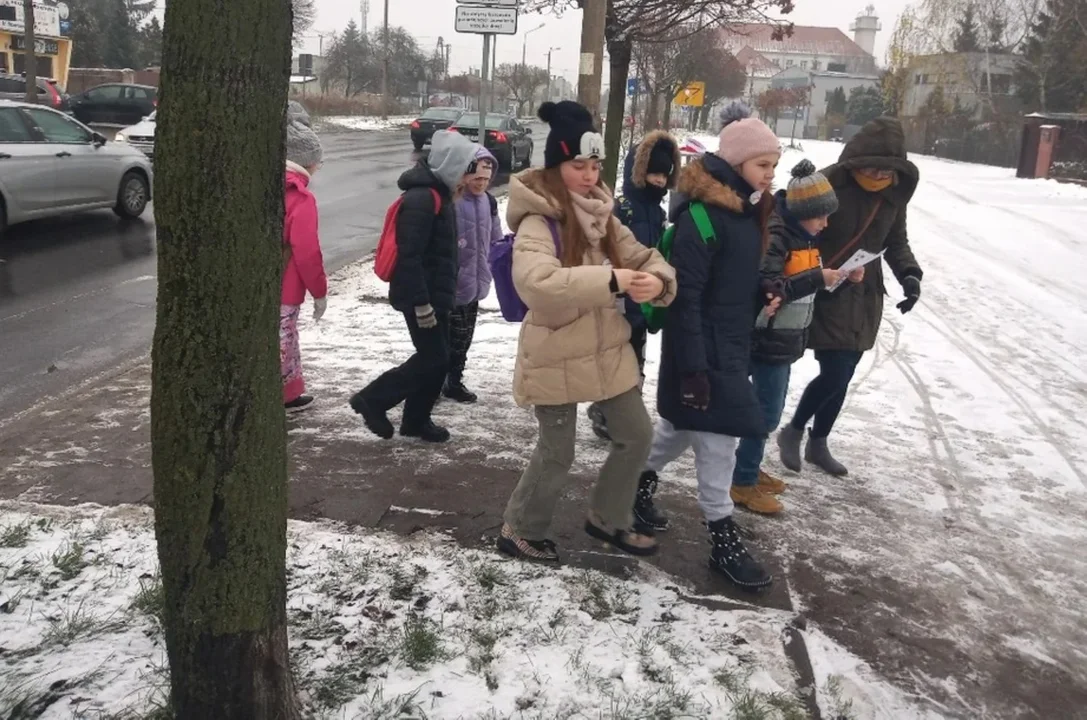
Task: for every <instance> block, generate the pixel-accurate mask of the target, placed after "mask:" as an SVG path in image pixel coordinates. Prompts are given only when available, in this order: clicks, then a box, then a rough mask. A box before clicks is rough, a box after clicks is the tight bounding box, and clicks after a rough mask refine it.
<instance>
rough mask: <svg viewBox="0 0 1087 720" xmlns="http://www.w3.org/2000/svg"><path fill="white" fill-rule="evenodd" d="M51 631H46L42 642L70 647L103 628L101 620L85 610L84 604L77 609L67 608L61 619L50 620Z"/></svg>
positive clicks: (80, 604)
mask: <svg viewBox="0 0 1087 720" xmlns="http://www.w3.org/2000/svg"><path fill="white" fill-rule="evenodd" d="M48 620H49V629H48V630H46V631H45V637H44V638H43V640H42V642H43V643H44V644H46V645H51V644H54V643H55V644H58V645H70V644H71V643H72V642H74V641H75V640H78V639H79V638H81V637H85V636H87V635H89V634H91V632H93V631H94V630H96V629H99V628H101V627H102V626H103V623H102V621H101V620H99V619H98V618H96V617H95V616H94V615H92V614H91V613H89V612H87V611H86V610H84V609H83V603H79V605H77V606H76V607H75V608H66V609H65V610H64V611H63V612H61V615H60V617H59V618H55V619H54V618H49V619H48Z"/></svg>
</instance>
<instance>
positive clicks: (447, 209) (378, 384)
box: [351, 131, 478, 442]
mask: <svg viewBox="0 0 1087 720" xmlns="http://www.w3.org/2000/svg"><path fill="white" fill-rule="evenodd" d="M477 147H478V146H477V145H475V144H474V143H472V142H471V141H470V140H468V138H466V137H464V136H463V135H461V134H460V133H457V132H451V131H439V132H437V133H435V134H434V139H433V141H432V143H431V150H430V155H429V157H427V158H424V159H422V160H420V161H419V162H418V163H417V164H416V165H415V167H413V168H412V169H410V170H408V171H407V172H405V173H404V174H403V175H401V176H400V180H399V181H398V185H399V187H400V189H401V190H403V191H404V196H403V205H401V207H400V211H399V214H398V216H397V219H396V243H397V258H396V266H395V268H394V270H393V275H392V279H391V281H390V283H389V302H390V303H391V304H392V306H393V307H394V308H396V309H397V310H399V311H400V312H402V313H403V314H404V321H405V322H406V323H407V326H408V333H410V335H411V341H412V344H413V345H414V346H415V354H414V355H412V356H411V357H410V358H408V360H407V362H405V363H404V364H403V365H400V366H399V367H395V368H393V369H392V370H388V371H387V372H385V373H384V374H383V375H381V376H380V377H378V378H377V379H376V380H374V381H373V382H371V383H370V384H369V385H367V386H366V387H365V388H363V389H362V390H360V391H359V392H357V393H356V394H355V395H354V397H352V398H351V408H352V409H353V410H354V411H355V412H356V413H358V414H359V415H361V416H362V419H363V421H364V422H365V423H366V427H367V428H369V429H370V431H371V432H373V433H374V434H375V435H377V436H378V437H381V438H384V439H389V438H391V437H392V436H393V425H392V423H391V422H390V421H389V417H388V412H389V410H391V409H393V408H394V407H396V406H397V405H399V404H400V403H404V415H403V418H402V419H401V421H400V434H401V435H403V436H404V437H412V438H420V439H422V440H425V441H427V442H445V441H447V440H449V431H448V430H446V429H445V428H443V427H439V426H438V425H435V424H434V421H433V420H432V419H431V412H432V411H433V410H434V404H435V403H436V402H437V401H438V397H439V395H441V392H442V384H443V383H444V382H445V377H446V375H447V374H448V373H449V314H450V312H452V310H453V307H454V306H455V304H456V303H455V300H456V292H457V223H456V219H455V217H454V210H453V194H454V192H456V190H457V188H458V187H459V186H460V184H461V183H462V182H463V181H464V175H465V173H467V172H468V171H469V167H470V166H473V165H474V164H475V154H476V149H477ZM435 193H437V196H435ZM437 206H440V207H437Z"/></svg>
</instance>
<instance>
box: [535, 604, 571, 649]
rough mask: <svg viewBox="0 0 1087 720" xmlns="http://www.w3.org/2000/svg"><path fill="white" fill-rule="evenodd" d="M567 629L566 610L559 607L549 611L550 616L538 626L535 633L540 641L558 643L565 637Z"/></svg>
mask: <svg viewBox="0 0 1087 720" xmlns="http://www.w3.org/2000/svg"><path fill="white" fill-rule="evenodd" d="M568 630H569V628H567V627H566V610H565V609H564V608H561V607H560V608H556V609H555V612H553V613H551V617H549V618H548V619H547V622H546V623H544V624H542V625H540V626H539V631H538V632H537V633H536V634H537V636H538V637H539V639H540V642H542V643H545V644H547V643H553V644H556V645H558V644H561V643H562V641H563V640H565V639H566V633H567V631H568Z"/></svg>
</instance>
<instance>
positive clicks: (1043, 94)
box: [1015, 0, 1087, 112]
mask: <svg viewBox="0 0 1087 720" xmlns="http://www.w3.org/2000/svg"><path fill="white" fill-rule="evenodd" d="M1083 2H1084V0H1048V1H1047V2H1046V6H1045V10H1043V11H1042V12H1040V13H1038V16H1037V18H1036V19H1035V21H1034V23H1033V24H1032V25H1031V29H1030V33H1029V34H1028V35H1027V38H1026V40H1025V41H1024V43H1023V52H1022V62H1021V63H1020V65H1019V68H1018V70H1017V71H1016V73H1015V87H1016V92H1017V94H1018V95H1019V99H1020V100H1022V102H1023V104H1024V105H1025V106H1026V108H1025V109H1026V110H1027V111H1028V112H1031V111H1051V112H1081V111H1084V110H1087V32H1085V31H1084V24H1083V23H1081V22H1079V19H1080V18H1082V17H1083V16H1084V13H1083V9H1082V8H1083Z"/></svg>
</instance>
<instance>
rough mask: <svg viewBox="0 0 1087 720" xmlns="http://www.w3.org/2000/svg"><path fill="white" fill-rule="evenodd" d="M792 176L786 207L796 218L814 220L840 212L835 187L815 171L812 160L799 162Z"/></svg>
mask: <svg viewBox="0 0 1087 720" xmlns="http://www.w3.org/2000/svg"><path fill="white" fill-rule="evenodd" d="M792 176H793V177H792V179H791V180H790V181H789V187H788V188H787V189H786V190H785V205H786V206H787V208H788V210H789V214H790V215H792V216H793V217H794V218H796V219H797V220H812V219H814V218H819V217H826V216H828V215H833V214H834V213H835V212H836V211H837V210H838V195H837V194H836V193H835V192H834V187H833V186H832V185H831V184H830V181H829V180H827V177H826V175H824V174H823V173H821V172H818V171H817V170H816V169H815V165H813V164H812V162H811V160H801V161H800V162H798V163H797V164H796V166H795V167H794V168H793V170H792Z"/></svg>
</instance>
